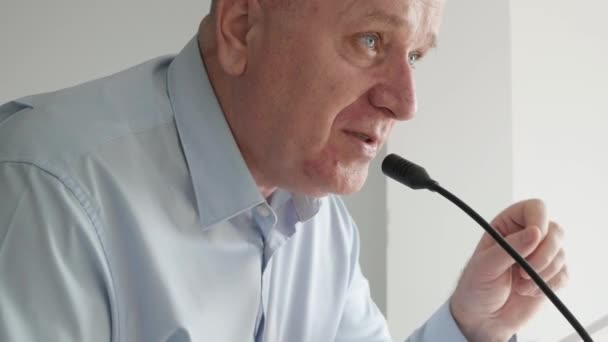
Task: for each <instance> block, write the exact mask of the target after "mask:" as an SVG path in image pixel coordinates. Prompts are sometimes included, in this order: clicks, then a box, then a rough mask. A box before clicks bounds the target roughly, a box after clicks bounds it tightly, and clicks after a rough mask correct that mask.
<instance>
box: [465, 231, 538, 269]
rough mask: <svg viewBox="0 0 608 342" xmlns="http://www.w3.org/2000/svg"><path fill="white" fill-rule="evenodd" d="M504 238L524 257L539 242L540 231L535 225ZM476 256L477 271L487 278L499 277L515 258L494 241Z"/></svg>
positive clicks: (511, 264)
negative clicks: (477, 261)
mask: <svg viewBox="0 0 608 342" xmlns="http://www.w3.org/2000/svg"><path fill="white" fill-rule="evenodd" d="M505 240H506V241H507V242H508V243H509V245H511V247H513V248H514V249H515V251H517V253H519V255H521V256H522V257H524V258H525V257H527V256H528V255H530V254H531V253H532V252H533V251H534V250H535V249H536V246H538V244H539V243H540V241H541V232H540V230H539V229H538V228H537V227H529V228H526V229H524V230H522V231H520V232H517V233H514V234H511V235H509V236H507V237H506V239H505ZM477 256H478V260H479V263H478V265H479V266H478V270H477V271H478V272H480V273H479V274H481V275H483V276H484V277H488V278H489V279H487V280H494V279H496V278H498V277H500V276H501V275H503V274H504V273H505V272H506V271H507V270H509V268H510V267H511V266H513V264H514V263H515V260H513V258H511V256H510V255H509V254H508V253H507V252H506V251H504V250H503V249H502V247H501V246H500V245H498V243H494V246H492V247H490V248H489V249H487V250H485V251H482V252H479V253H477Z"/></svg>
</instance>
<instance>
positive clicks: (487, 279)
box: [450, 200, 568, 342]
mask: <svg viewBox="0 0 608 342" xmlns="http://www.w3.org/2000/svg"><path fill="white" fill-rule="evenodd" d="M491 225H492V226H493V227H494V228H495V229H496V230H497V231H498V232H500V233H501V234H502V235H503V236H504V237H505V239H506V240H507V242H509V244H510V245H511V246H513V248H514V249H515V250H516V251H517V252H518V253H519V254H521V256H522V257H524V258H525V259H526V260H527V261H528V263H529V264H530V265H531V266H532V268H534V269H535V270H536V272H537V273H539V275H540V276H541V277H542V278H543V280H544V281H545V282H547V284H548V285H549V286H550V287H551V288H552V289H553V290H557V289H559V288H561V287H563V286H565V284H566V282H567V279H568V271H567V269H566V259H565V256H564V250H563V249H562V239H563V235H564V233H563V230H562V228H561V227H560V226H559V225H558V224H556V223H555V222H552V221H550V220H549V219H548V218H547V213H546V209H545V205H544V203H543V202H542V201H540V200H527V201H523V202H519V203H516V204H514V205H512V206H511V207H509V208H507V209H505V210H504V211H503V212H502V213H500V214H499V215H498V216H497V217H496V218H495V219H494V220H493V221H492V222H491ZM514 264H515V261H514V260H513V259H512V258H511V257H510V256H509V255H508V254H507V252H505V251H504V250H503V249H502V248H501V247H500V246H499V245H498V244H497V243H496V242H495V241H494V240H493V239H492V238H491V237H490V236H489V235H488V234H487V233H486V234H484V236H483V237H482V238H481V240H480V241H479V244H478V245H477V248H476V249H475V252H474V254H473V256H472V257H471V259H470V260H469V263H468V264H467V266H466V268H465V270H464V271H463V273H462V277H461V279H460V281H459V282H458V286H457V288H456V291H455V292H454V294H453V296H452V298H451V302H450V308H451V310H452V315H453V316H454V319H455V320H456V322H457V323H458V325H459V327H460V328H461V330H462V332H463V333H464V335H465V336H466V337H467V339H468V340H469V341H472V342H475V341H483V342H487V341H507V340H508V339H509V338H510V337H511V336H513V335H514V334H515V333H516V332H517V331H518V330H519V329H520V328H521V327H522V326H523V325H524V324H525V323H526V322H527V321H528V320H529V319H530V318H531V317H532V316H533V315H534V314H535V313H536V312H537V311H538V309H539V308H540V306H541V304H542V303H543V301H544V300H545V298H544V294H543V293H542V292H541V291H540V289H539V288H538V287H537V286H536V284H535V283H534V282H533V281H532V280H531V279H530V278H529V277H528V276H527V274H525V271H524V270H523V269H521V267H519V266H518V265H514Z"/></svg>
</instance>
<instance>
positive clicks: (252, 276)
mask: <svg viewBox="0 0 608 342" xmlns="http://www.w3.org/2000/svg"><path fill="white" fill-rule="evenodd" d="M358 259H359V236H358V233H357V229H356V227H355V224H354V223H353V221H352V219H351V217H350V216H349V214H348V212H347V210H346V208H345V206H344V204H343V203H342V201H341V200H340V199H339V198H338V197H336V196H329V197H325V198H322V199H314V198H308V197H304V196H301V195H298V194H292V193H289V192H287V191H283V190H277V192H275V193H274V194H273V196H272V197H271V198H270V200H269V201H266V200H265V199H264V198H262V196H261V195H260V193H259V192H258V189H257V187H256V184H255V183H254V180H253V178H252V176H251V174H250V173H249V171H248V169H247V167H246V165H245V163H244V161H243V158H242V157H241V154H240V152H239V149H238V148H237V145H236V143H235V141H234V139H233V137H232V135H231V132H230V130H229V128H228V126H227V124H226V122H225V119H224V115H223V113H222V111H221V109H220V106H219V104H218V102H217V99H216V97H215V95H214V93H213V90H212V87H211V85H210V82H209V80H208V78H207V75H206V71H205V69H204V65H203V63H202V60H201V57H200V54H199V49H198V44H197V41H196V39H193V40H192V41H190V43H189V44H188V45H187V46H186V47H185V48H184V50H183V51H182V52H181V53H180V54H179V55H177V56H176V57H163V58H158V59H155V60H152V61H149V62H146V63H144V64H142V65H139V66H136V67H134V68H131V69H129V70H126V71H123V72H121V73H118V74H115V75H112V76H109V77H106V78H103V79H100V80H95V81H92V82H88V83H86V84H83V85H80V86H77V87H74V88H70V89H65V90H61V91H58V92H53V93H48V94H40V95H35V96H31V97H26V98H23V99H20V100H17V101H13V102H10V103H7V104H5V105H4V106H2V107H0V341H125V342H132V341H146V342H150V341H172V342H186V341H214V342H219V341H237V342H243V341H257V342H261V341H285V342H298V341H311V342H325V341H365V342H370V341H390V340H391V337H390V335H389V332H388V329H387V325H386V321H385V319H384V317H383V316H382V314H381V313H380V311H379V310H378V308H377V307H376V305H375V304H374V303H373V301H372V300H371V298H370V293H369V287H368V282H367V280H366V279H365V278H364V276H363V275H362V273H361V270H360V267H359V262H358ZM402 304H403V305H407V303H402ZM411 310H416V308H415V307H412V308H411ZM408 341H411V342H431V341H465V339H464V337H463V336H462V334H461V333H460V331H459V330H458V327H457V326H456V324H455V322H454V320H453V318H452V316H451V314H450V311H449V307H448V305H447V304H445V305H444V306H442V307H441V308H440V309H439V310H438V311H437V312H436V313H435V314H434V315H433V316H432V317H431V318H430V320H429V321H428V322H427V323H426V324H425V325H424V326H422V327H421V328H420V329H418V330H417V331H416V332H414V334H413V335H412V336H411V337H410V338H409V339H408Z"/></svg>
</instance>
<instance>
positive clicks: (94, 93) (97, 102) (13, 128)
mask: <svg viewBox="0 0 608 342" xmlns="http://www.w3.org/2000/svg"><path fill="white" fill-rule="evenodd" d="M171 60H172V58H170V57H163V58H157V59H154V60H151V61H149V62H146V63H143V64H140V65H138V66H135V67H133V68H130V69H127V70H125V71H122V72H119V73H117V74H114V75H111V76H108V77H104V78H101V79H97V80H93V81H90V82H87V83H83V84H81V85H77V86H75V87H71V88H67V89H63V90H59V91H54V92H50V93H44V94H37V95H33V96H28V97H24V98H21V99H18V100H15V101H12V102H9V103H7V104H4V105H2V106H0V161H20V162H23V161H27V162H32V163H36V164H48V163H53V162H56V161H60V160H61V161H65V160H69V159H70V158H74V157H76V156H80V155H83V154H86V153H87V152H88V151H90V150H94V149H95V148H97V147H98V146H100V145H103V144H104V143H106V142H108V141H111V140H113V139H117V138H120V137H121V136H124V135H128V134H133V133H136V132H138V131H142V130H146V129H149V128H151V127H154V126H157V125H160V124H163V123H166V122H169V121H171V120H172V115H173V114H172V110H171V105H170V101H169V99H168V96H167V82H166V78H167V69H168V65H169V64H170V62H171Z"/></svg>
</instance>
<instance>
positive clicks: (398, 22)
mask: <svg viewBox="0 0 608 342" xmlns="http://www.w3.org/2000/svg"><path fill="white" fill-rule="evenodd" d="M363 19H367V20H374V21H379V22H382V23H385V24H389V25H391V26H405V25H406V21H405V19H403V18H402V17H400V16H398V15H394V14H389V13H386V12H384V11H382V10H379V9H375V10H373V11H370V12H367V13H366V14H365V15H364V16H363Z"/></svg>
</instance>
